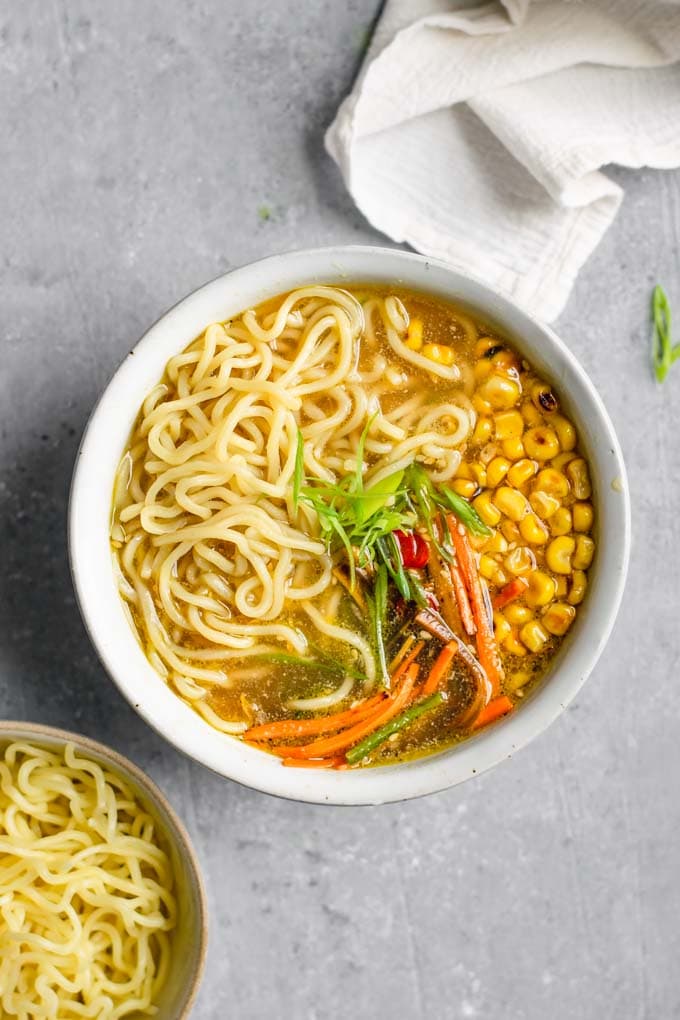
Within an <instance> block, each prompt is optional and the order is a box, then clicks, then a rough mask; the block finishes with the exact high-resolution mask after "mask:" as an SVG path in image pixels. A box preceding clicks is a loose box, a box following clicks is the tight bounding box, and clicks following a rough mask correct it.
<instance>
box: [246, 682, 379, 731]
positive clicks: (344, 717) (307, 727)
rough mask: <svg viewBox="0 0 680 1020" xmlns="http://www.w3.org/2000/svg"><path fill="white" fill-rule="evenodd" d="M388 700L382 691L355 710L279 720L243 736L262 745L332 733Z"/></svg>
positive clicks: (253, 729)
mask: <svg viewBox="0 0 680 1020" xmlns="http://www.w3.org/2000/svg"><path fill="white" fill-rule="evenodd" d="M386 698H387V693H386V692H385V691H381V693H380V694H374V695H373V697H371V698H367V699H366V700H365V701H362V702H361V704H360V705H355V706H354V708H348V709H346V710H345V711H343V712H336V713H335V714H334V715H324V716H319V717H316V718H314V719H278V720H276V721H275V722H270V723H263V724H262V725H261V726H251V728H250V729H249V730H246V732H245V733H244V734H243V736H244V739H245V740H248V741H254V742H255V743H260V742H261V741H265V740H287V739H289V738H292V737H304V736H307V735H310V736H314V735H316V734H318V733H332V732H333V731H334V730H341V729H343V728H344V727H345V726H352V725H353V724H354V723H356V722H358V721H359V720H360V719H361V718H363V716H365V715H368V714H369V713H370V712H373V711H374V709H375V708H377V706H378V705H380V704H381V703H382V702H384V701H385V700H386Z"/></svg>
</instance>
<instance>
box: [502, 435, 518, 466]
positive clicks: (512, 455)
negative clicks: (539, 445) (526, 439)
mask: <svg viewBox="0 0 680 1020" xmlns="http://www.w3.org/2000/svg"><path fill="white" fill-rule="evenodd" d="M501 446H502V448H503V453H504V454H505V456H506V457H507V458H508V460H522V458H523V457H524V443H523V442H522V439H521V436H511V437H510V439H504V440H503V442H502V443H501Z"/></svg>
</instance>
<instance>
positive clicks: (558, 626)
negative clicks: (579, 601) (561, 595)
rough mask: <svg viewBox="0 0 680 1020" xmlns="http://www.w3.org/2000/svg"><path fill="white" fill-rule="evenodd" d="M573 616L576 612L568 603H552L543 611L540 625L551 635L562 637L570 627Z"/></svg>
mask: <svg viewBox="0 0 680 1020" xmlns="http://www.w3.org/2000/svg"><path fill="white" fill-rule="evenodd" d="M575 616H576V610H575V609H574V607H573V606H570V605H569V603H568V602H553V604H552V605H551V606H548V607H547V609H546V610H545V611H544V613H543V616H542V617H541V623H542V624H543V626H544V627H545V629H546V630H547V631H550V633H551V634H555V636H556V637H562V635H563V634H566V633H567V631H568V630H569V628H570V627H571V625H572V623H573V622H574V617H575Z"/></svg>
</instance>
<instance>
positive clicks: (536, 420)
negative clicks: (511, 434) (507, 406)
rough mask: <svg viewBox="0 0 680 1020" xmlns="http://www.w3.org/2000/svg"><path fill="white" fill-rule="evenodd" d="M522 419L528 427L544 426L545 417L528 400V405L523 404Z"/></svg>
mask: <svg viewBox="0 0 680 1020" xmlns="http://www.w3.org/2000/svg"><path fill="white" fill-rule="evenodd" d="M522 417H523V418H524V421H525V422H526V423H527V425H528V426H529V427H530V428H531V427H532V426H533V425H542V424H543V415H542V414H541V412H540V411H539V410H538V408H537V407H534V405H533V404H532V403H531V401H529V400H527V402H526V403H524V404H522Z"/></svg>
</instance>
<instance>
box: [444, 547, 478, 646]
mask: <svg viewBox="0 0 680 1020" xmlns="http://www.w3.org/2000/svg"><path fill="white" fill-rule="evenodd" d="M449 571H450V573H451V583H452V584H453V590H454V592H455V595H456V602H457V603H458V612H459V613H460V622H461V623H462V624H463V627H464V628H465V633H466V634H469V635H470V636H472V635H473V634H474V633H475V631H476V630H477V627H476V626H475V618H474V616H473V615H472V609H471V608H470V600H469V598H468V593H467V591H466V590H465V582H464V581H463V575H462V574H461V572H460V567H459V566H458V564H457V563H450V564H449Z"/></svg>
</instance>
